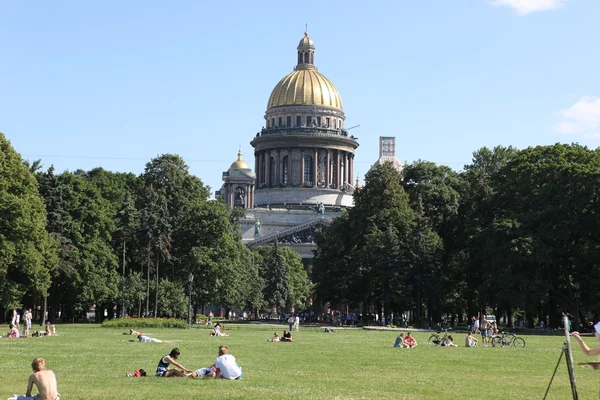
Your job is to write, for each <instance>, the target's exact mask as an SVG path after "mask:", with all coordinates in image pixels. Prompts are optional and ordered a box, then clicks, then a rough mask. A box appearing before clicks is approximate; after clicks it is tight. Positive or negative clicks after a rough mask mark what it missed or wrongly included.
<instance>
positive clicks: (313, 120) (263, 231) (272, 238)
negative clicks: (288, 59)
mask: <svg viewBox="0 0 600 400" xmlns="http://www.w3.org/2000/svg"><path fill="white" fill-rule="evenodd" d="M314 60H315V46H314V43H313V41H312V39H311V38H309V36H308V33H305V34H304V37H303V38H302V39H301V40H300V43H299V44H298V47H297V65H296V67H295V68H294V70H293V71H292V72H291V73H289V74H288V75H286V76H285V77H283V78H282V79H281V80H280V81H279V83H277V85H276V86H275V88H274V89H273V90H272V92H271V95H270V97H269V100H268V103H267V109H266V112H265V115H264V119H265V124H264V127H263V128H262V129H261V131H260V132H258V133H256V135H255V136H254V138H253V139H252V141H251V142H250V144H251V145H252V147H253V148H254V171H252V170H251V169H250V168H249V166H248V164H246V162H245V161H243V159H242V154H241V152H240V153H239V154H238V159H237V161H235V162H234V163H233V164H232V165H231V167H230V168H229V169H228V170H227V171H225V172H224V173H223V182H224V183H223V186H222V187H221V190H220V191H218V192H217V193H216V194H217V195H220V196H221V197H222V198H223V200H224V201H225V203H227V204H228V205H229V206H230V207H232V208H233V207H242V208H244V209H245V210H246V216H245V218H243V219H242V220H241V224H242V229H243V232H242V237H243V240H244V242H245V243H246V244H247V245H248V246H250V247H255V246H259V245H265V244H269V243H273V242H278V243H280V244H281V245H284V246H288V247H290V248H292V249H293V250H295V251H297V252H298V253H299V254H300V255H301V257H302V258H303V260H304V262H305V266H306V267H307V268H308V269H310V267H311V265H312V258H313V250H314V249H315V248H316V246H315V244H314V236H315V232H316V230H317V229H322V228H324V227H326V226H327V225H329V223H330V222H331V220H332V219H333V218H335V217H336V216H338V215H340V214H341V212H342V210H343V209H344V208H346V207H352V205H353V198H352V194H353V192H354V190H355V187H354V186H353V185H352V182H353V179H352V178H353V176H354V174H355V172H354V154H355V151H356V149H357V147H358V142H357V140H356V138H355V137H354V136H352V135H350V134H349V132H348V130H347V129H346V128H345V126H344V122H345V119H346V116H345V114H344V109H343V105H342V98H341V96H340V94H339V92H338V91H337V89H336V88H335V86H334V85H333V83H332V82H331V81H330V80H329V79H327V78H326V77H325V76H324V75H323V74H321V73H320V72H319V71H318V70H317V68H316V67H315V64H314Z"/></svg>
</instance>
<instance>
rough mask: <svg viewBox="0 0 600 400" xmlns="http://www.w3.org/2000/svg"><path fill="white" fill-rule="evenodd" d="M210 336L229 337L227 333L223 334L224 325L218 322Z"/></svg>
mask: <svg viewBox="0 0 600 400" xmlns="http://www.w3.org/2000/svg"><path fill="white" fill-rule="evenodd" d="M210 336H229V335H228V334H226V333H225V332H223V325H221V323H220V322H217V324H216V325H215V327H214V328H213V330H212V331H211V332H210Z"/></svg>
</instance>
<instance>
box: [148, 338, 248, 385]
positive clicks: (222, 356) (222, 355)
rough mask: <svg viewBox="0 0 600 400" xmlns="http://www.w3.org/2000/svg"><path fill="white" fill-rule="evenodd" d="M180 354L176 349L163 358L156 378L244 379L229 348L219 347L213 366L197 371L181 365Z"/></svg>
mask: <svg viewBox="0 0 600 400" xmlns="http://www.w3.org/2000/svg"><path fill="white" fill-rule="evenodd" d="M180 354H181V352H180V351H179V349H178V348H174V349H173V350H171V352H170V353H169V354H167V355H165V356H164V357H162V358H161V359H160V361H159V362H158V367H156V376H158V377H165V378H169V377H182V378H184V377H190V378H221V379H242V367H240V366H239V365H238V363H237V361H236V359H235V357H234V356H232V355H231V354H229V349H228V348H227V346H219V355H218V356H217V359H216V360H215V363H214V364H213V365H211V366H210V367H204V368H199V369H197V370H191V369H187V368H186V367H184V366H183V365H181V364H180V363H179V362H178V361H177V359H178V358H179V355H180ZM173 367H175V368H173ZM177 368H178V369H177Z"/></svg>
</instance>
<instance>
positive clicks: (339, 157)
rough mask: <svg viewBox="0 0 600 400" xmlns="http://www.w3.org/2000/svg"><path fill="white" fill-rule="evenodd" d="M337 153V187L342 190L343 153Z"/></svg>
mask: <svg viewBox="0 0 600 400" xmlns="http://www.w3.org/2000/svg"><path fill="white" fill-rule="evenodd" d="M336 152H337V176H336V180H335V185H336V187H337V188H338V189H339V188H340V180H341V179H342V152H341V151H339V150H336Z"/></svg>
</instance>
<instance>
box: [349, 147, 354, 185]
mask: <svg viewBox="0 0 600 400" xmlns="http://www.w3.org/2000/svg"><path fill="white" fill-rule="evenodd" d="M349 161H350V165H348V168H350V181H349V182H350V184H351V185H353V186H354V183H355V182H354V153H350V160H349Z"/></svg>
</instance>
